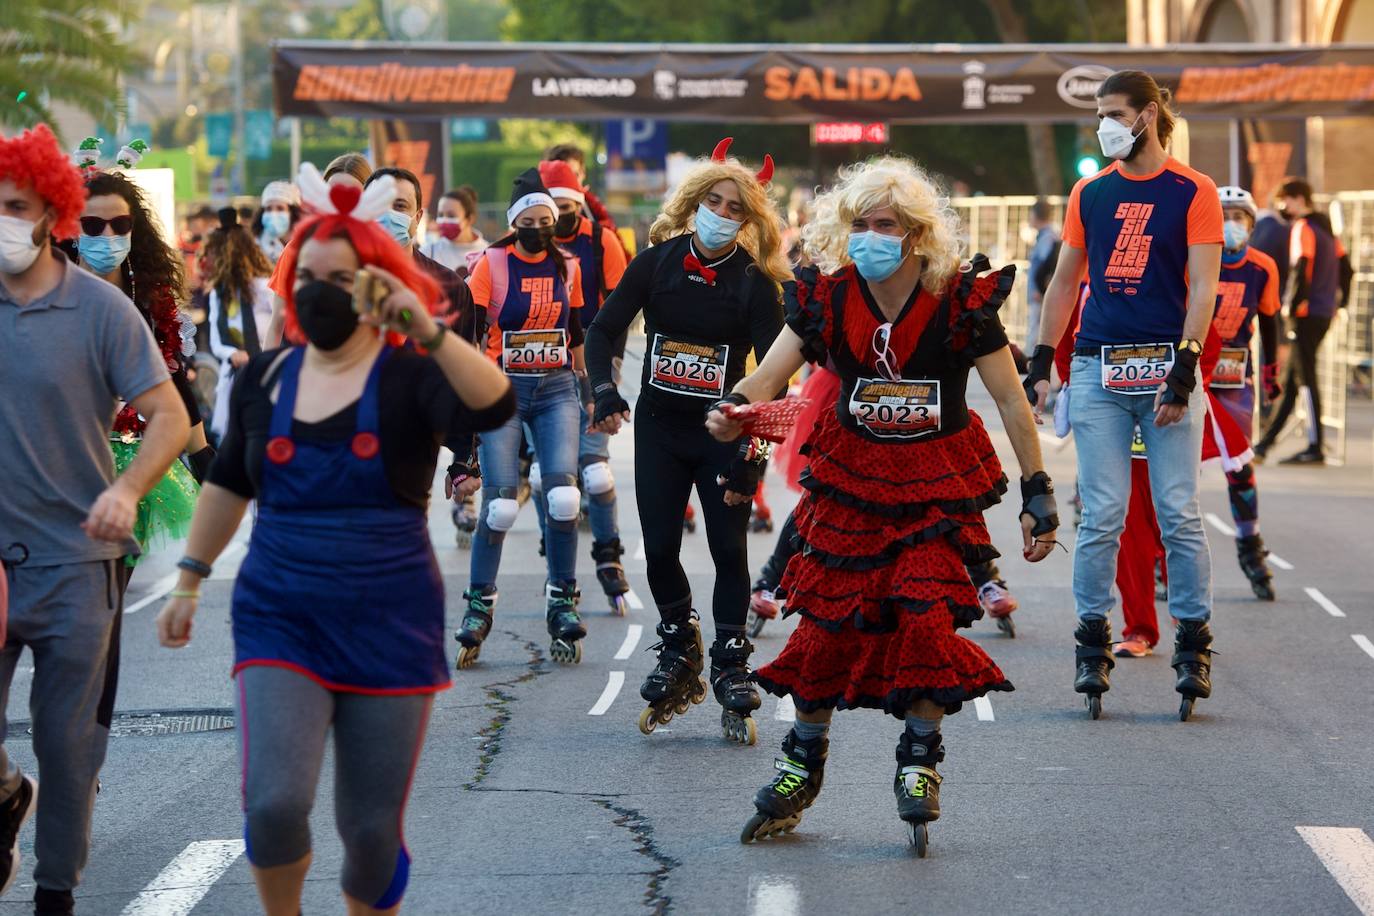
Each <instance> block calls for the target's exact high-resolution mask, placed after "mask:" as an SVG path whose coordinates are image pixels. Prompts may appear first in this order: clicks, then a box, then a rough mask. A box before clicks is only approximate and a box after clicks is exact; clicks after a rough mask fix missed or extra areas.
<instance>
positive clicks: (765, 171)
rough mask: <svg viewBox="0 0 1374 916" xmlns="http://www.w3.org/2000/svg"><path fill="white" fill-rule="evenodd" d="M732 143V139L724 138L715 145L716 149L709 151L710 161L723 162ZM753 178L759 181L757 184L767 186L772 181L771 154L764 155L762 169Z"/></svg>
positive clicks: (733, 139) (733, 140)
mask: <svg viewBox="0 0 1374 916" xmlns="http://www.w3.org/2000/svg"><path fill="white" fill-rule="evenodd" d="M734 142H735V138H734V137H726V138H725V139H724V140H721V141H720V142H719V143H717V144H716V148H715V149H713V150H711V161H712V162H724V161H725V155H726V153H728V152H729V151H730V144H731V143H734ZM754 177H755V178H757V179H758V180H759V184H767V183H768V182H770V181H772V180H773V157H772V155H771V154H768V153H765V154H764V156H763V168H761V169H759V171H758V174H757V175H755V176H754Z"/></svg>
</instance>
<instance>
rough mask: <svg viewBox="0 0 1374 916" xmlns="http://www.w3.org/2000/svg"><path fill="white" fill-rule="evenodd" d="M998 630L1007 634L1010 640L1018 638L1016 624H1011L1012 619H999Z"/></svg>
mask: <svg viewBox="0 0 1374 916" xmlns="http://www.w3.org/2000/svg"><path fill="white" fill-rule="evenodd" d="M997 629H999V630H1001V631H1002V632H1003V633H1006V634H1007V637H1008V638H1009V639H1015V638H1016V624H1014V623H1012V622H1011V617H998V618H997Z"/></svg>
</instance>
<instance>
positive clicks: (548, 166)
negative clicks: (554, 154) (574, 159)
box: [539, 159, 587, 206]
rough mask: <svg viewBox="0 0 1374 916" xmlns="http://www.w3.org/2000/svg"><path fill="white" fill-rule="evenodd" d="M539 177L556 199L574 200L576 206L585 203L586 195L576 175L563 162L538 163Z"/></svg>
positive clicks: (556, 160)
mask: <svg viewBox="0 0 1374 916" xmlns="http://www.w3.org/2000/svg"><path fill="white" fill-rule="evenodd" d="M539 177H540V178H542V179H543V181H544V186H545V187H547V188H548V189H549V193H550V194H552V195H553V196H554V197H555V198H556V199H560V200H575V201H577V204H578V206H581V205H582V204H584V203H586V202H587V195H586V193H585V192H584V191H583V190H582V185H581V183H579V182H578V180H577V174H576V173H575V172H573V170H572V166H570V165H568V164H567V163H566V162H564V161H563V160H561V159H545V160H544V161H543V162H541V163H539Z"/></svg>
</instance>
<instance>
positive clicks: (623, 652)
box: [615, 623, 644, 662]
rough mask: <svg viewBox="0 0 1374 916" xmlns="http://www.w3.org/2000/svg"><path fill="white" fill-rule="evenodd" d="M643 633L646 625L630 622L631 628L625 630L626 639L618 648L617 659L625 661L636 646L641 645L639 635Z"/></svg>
mask: <svg viewBox="0 0 1374 916" xmlns="http://www.w3.org/2000/svg"><path fill="white" fill-rule="evenodd" d="M643 635H644V627H642V626H640V625H639V624H637V623H632V624H630V628H629V629H628V630H626V631H625V641H624V642H623V643H621V644H620V648H619V649H617V650H616V653H615V660H616V661H618V662H623V661H624V660H625V659H627V658H629V657H630V653H631V652H633V651H634V650H635V646H637V645H639V637H641V636H643Z"/></svg>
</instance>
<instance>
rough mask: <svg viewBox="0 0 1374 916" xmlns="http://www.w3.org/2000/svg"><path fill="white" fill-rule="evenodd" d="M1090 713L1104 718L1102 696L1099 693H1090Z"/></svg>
mask: <svg viewBox="0 0 1374 916" xmlns="http://www.w3.org/2000/svg"><path fill="white" fill-rule="evenodd" d="M1088 713H1089V714H1090V715H1091V716H1092V717H1093V718H1094V719H1100V718H1102V697H1101V696H1099V695H1098V694H1095V693H1093V694H1089V695H1088Z"/></svg>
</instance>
